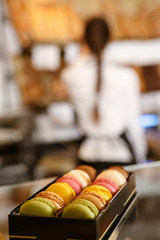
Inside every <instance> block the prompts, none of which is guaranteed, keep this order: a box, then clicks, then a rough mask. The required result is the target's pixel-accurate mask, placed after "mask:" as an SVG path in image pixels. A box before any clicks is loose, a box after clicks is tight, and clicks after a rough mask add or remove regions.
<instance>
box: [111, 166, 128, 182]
mask: <svg viewBox="0 0 160 240" xmlns="http://www.w3.org/2000/svg"><path fill="white" fill-rule="evenodd" d="M109 169H113V170H117V171H119V172H120V173H122V174H123V176H124V177H125V178H126V179H128V177H129V172H128V171H127V170H125V169H124V167H122V166H117V165H116V166H111V167H109Z"/></svg>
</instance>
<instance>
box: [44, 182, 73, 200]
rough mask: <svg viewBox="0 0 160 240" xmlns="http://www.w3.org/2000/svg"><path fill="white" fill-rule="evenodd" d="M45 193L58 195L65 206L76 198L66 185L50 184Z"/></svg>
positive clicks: (71, 189)
mask: <svg viewBox="0 0 160 240" xmlns="http://www.w3.org/2000/svg"><path fill="white" fill-rule="evenodd" d="M46 191H49V192H54V193H56V194H58V195H59V196H60V197H61V198H62V199H63V200H64V202H65V205H67V204H68V203H70V202H71V201H72V200H73V199H74V198H75V196H76V194H75V192H74V190H73V188H71V187H70V186H69V185H68V184H67V183H61V182H57V183H56V182H55V183H53V184H51V185H50V186H49V187H48V188H47V189H46Z"/></svg>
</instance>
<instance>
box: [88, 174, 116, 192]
mask: <svg viewBox="0 0 160 240" xmlns="http://www.w3.org/2000/svg"><path fill="white" fill-rule="evenodd" d="M92 185H100V186H103V187H105V188H106V189H108V190H109V191H110V193H111V194H112V196H113V195H115V194H116V192H117V191H118V190H119V187H118V185H117V184H116V183H115V182H114V181H113V180H111V179H108V178H99V179H96V180H95V181H94V182H93V183H92Z"/></svg>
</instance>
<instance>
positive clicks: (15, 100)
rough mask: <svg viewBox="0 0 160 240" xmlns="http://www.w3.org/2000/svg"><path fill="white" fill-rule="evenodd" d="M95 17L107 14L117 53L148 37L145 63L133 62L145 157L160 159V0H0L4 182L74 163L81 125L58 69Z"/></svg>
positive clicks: (0, 163)
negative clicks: (137, 79) (88, 22)
mask: <svg viewBox="0 0 160 240" xmlns="http://www.w3.org/2000/svg"><path fill="white" fill-rule="evenodd" d="M93 16H104V17H105V18H106V19H107V21H108V23H109V26H110V29H111V35H112V38H111V41H112V42H114V43H115V44H117V43H118V44H117V46H118V48H117V49H119V52H117V55H118V54H119V53H121V52H123V48H125V47H127V46H128V44H130V43H131V44H132V45H134V47H135V48H136V44H137V41H141V40H143V41H146V42H147V43H148V44H150V43H151V44H150V45H148V48H149V51H150V52H151V58H150V59H149V61H148V63H147V64H146V63H145V64H144V65H143V62H141V63H138V62H136V61H135V60H133V61H132V59H130V61H129V63H132V66H133V67H134V68H135V70H136V71H137V73H138V76H139V81H140V86H141V105H142V113H141V117H140V121H139V124H141V126H142V127H143V128H144V130H145V135H146V139H147V144H148V156H147V159H146V160H144V161H156V160H158V159H159V157H160V148H159V145H160V133H159V114H160V92H159V91H160V57H159V58H158V56H160V50H159V49H160V25H159V23H160V1H158V0H152V1H149V0H130V1H127V0H121V1H120V0H101V1H99V0H85V1H84V0H81V1H79V0H14V1H13V0H0V185H7V184H12V183H18V182H23V181H28V180H33V179H41V178H45V177H51V176H55V175H57V174H60V173H61V172H64V171H67V170H69V169H71V168H74V167H75V164H76V162H75V156H76V151H77V147H78V145H79V140H80V138H81V132H80V130H79V129H78V126H77V123H76V118H75V114H74V110H73V106H72V103H71V101H70V98H69V95H68V93H67V90H66V88H65V86H64V84H63V82H62V81H61V78H60V73H61V71H62V69H63V68H64V67H65V66H67V65H68V64H69V63H71V62H73V61H74V60H75V58H76V57H77V55H78V54H79V51H80V46H81V44H82V37H83V32H84V26H85V22H86V21H87V20H88V19H89V18H90V17H93ZM149 46H150V47H149ZM153 46H155V47H154V48H152V47H153ZM156 48H157V50H156ZM135 54H137V53H135ZM143 54H144V53H143V51H138V54H137V56H136V57H137V59H138V58H139V57H140V58H141V55H143ZM153 56H154V58H153ZM123 57H125V56H123V54H122V55H121V56H120V59H122V61H123ZM134 59H136V58H135V56H134ZM137 141H138V140H137Z"/></svg>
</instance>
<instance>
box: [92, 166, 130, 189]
mask: <svg viewBox="0 0 160 240" xmlns="http://www.w3.org/2000/svg"><path fill="white" fill-rule="evenodd" d="M100 178H108V179H111V180H113V181H115V183H116V184H117V185H118V187H119V188H120V187H122V186H123V185H124V184H125V183H126V178H125V177H124V176H123V174H122V173H120V172H119V171H117V170H112V169H107V170H105V171H103V172H101V173H100V174H98V176H97V177H96V179H100Z"/></svg>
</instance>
